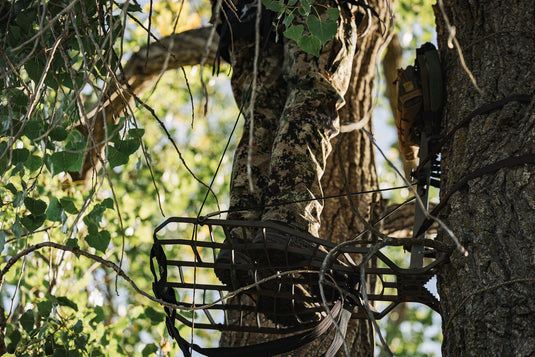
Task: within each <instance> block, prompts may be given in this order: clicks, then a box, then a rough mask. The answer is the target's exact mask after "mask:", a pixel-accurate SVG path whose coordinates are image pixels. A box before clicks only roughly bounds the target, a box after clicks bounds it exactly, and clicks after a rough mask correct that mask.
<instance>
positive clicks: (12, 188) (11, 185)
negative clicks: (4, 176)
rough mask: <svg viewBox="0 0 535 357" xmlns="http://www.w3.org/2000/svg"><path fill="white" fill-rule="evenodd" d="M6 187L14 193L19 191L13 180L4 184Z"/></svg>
mask: <svg viewBox="0 0 535 357" xmlns="http://www.w3.org/2000/svg"><path fill="white" fill-rule="evenodd" d="M4 187H5V188H6V189H8V190H9V192H11V193H12V194H13V195H16V194H17V193H18V190H17V188H16V187H15V185H13V184H12V183H11V182H10V183H8V184H7V185H5V186H4Z"/></svg>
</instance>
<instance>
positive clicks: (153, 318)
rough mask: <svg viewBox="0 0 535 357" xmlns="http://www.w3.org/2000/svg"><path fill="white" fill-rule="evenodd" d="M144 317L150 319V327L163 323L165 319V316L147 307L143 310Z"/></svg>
mask: <svg viewBox="0 0 535 357" xmlns="http://www.w3.org/2000/svg"><path fill="white" fill-rule="evenodd" d="M145 316H147V317H148V318H149V319H150V323H151V324H152V325H158V324H159V323H160V322H163V320H164V319H165V314H164V313H162V312H159V311H156V310H154V309H153V308H152V307H150V306H149V307H147V308H146V309H145Z"/></svg>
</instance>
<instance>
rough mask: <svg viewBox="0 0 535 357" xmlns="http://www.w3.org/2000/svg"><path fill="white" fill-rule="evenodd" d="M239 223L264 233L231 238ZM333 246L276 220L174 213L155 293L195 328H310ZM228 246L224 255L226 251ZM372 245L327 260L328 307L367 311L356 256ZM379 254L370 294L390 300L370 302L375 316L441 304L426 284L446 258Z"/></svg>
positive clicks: (162, 229)
mask: <svg viewBox="0 0 535 357" xmlns="http://www.w3.org/2000/svg"><path fill="white" fill-rule="evenodd" d="M236 230H243V233H250V232H260V233H257V235H256V238H255V240H254V241H239V240H232V239H230V237H231V234H230V232H231V231H236ZM266 232H268V233H266ZM273 237H275V239H274V238H273ZM334 247H335V244H334V243H331V242H328V241H324V240H320V239H317V238H314V237H312V236H310V235H308V234H306V233H303V232H300V231H296V230H294V229H292V228H289V227H287V226H285V225H281V224H277V223H274V222H243V221H230V220H217V219H196V218H180V217H173V218H169V219H168V220H166V221H165V222H164V223H162V224H161V225H160V226H158V227H157V228H156V230H155V232H154V246H153V249H152V252H151V257H152V258H151V269H152V271H153V274H154V276H155V282H154V284H153V290H154V292H155V295H156V297H158V298H161V299H163V300H164V301H166V302H168V303H172V304H175V305H178V306H179V307H180V309H172V308H169V307H166V312H167V314H168V315H169V316H172V317H173V319H174V320H176V321H178V322H180V323H182V324H184V325H186V326H189V327H191V328H198V329H213V330H220V331H223V330H225V331H249V332H257V333H276V334H291V333H295V332H298V331H305V330H309V329H311V328H313V327H314V326H316V325H317V324H318V322H319V321H320V320H321V319H322V318H323V317H325V316H326V312H325V311H326V309H325V305H324V304H322V303H321V301H322V300H321V296H320V287H319V283H318V280H319V277H320V274H319V272H320V269H321V267H322V264H324V260H325V258H326V256H327V253H328V252H329V251H331V249H333V248H334ZM223 251H224V252H225V253H224V254H222V256H224V257H225V259H222V258H221V255H220V254H221V252H223ZM369 252H370V248H369V247H366V246H364V245H363V243H357V242H356V243H354V244H353V245H352V246H347V247H344V248H343V249H342V250H339V251H338V252H337V253H336V254H335V255H333V257H332V259H330V263H326V264H325V268H324V272H325V283H324V285H323V288H324V289H323V290H324V296H325V298H326V300H327V304H326V305H327V306H328V307H330V308H332V306H333V305H334V302H335V301H336V300H339V299H341V298H342V299H351V300H352V301H353V304H354V305H355V306H356V308H355V310H354V311H353V313H352V318H367V317H368V315H367V312H366V310H365V309H364V307H363V302H362V299H361V290H360V273H361V266H360V265H358V264H356V263H354V261H362V258H363V257H364V256H366V255H367V254H368V253H369ZM218 255H220V258H219V259H218ZM374 258H376V259H377V260H378V262H379V264H378V267H366V269H365V278H366V280H368V279H376V281H377V282H378V284H377V285H378V286H379V289H378V290H377V291H366V294H367V297H368V299H369V300H370V301H383V302H385V303H384V304H382V305H383V306H384V307H383V308H382V309H379V310H376V309H373V308H371V313H372V314H373V316H374V318H376V319H380V318H382V317H383V316H385V315H386V314H387V313H388V312H390V311H391V310H392V309H393V308H394V307H395V306H396V305H398V304H399V303H401V302H419V303H423V304H426V305H428V306H429V307H431V308H433V309H435V310H437V311H438V309H439V305H438V300H437V299H436V298H435V297H434V296H433V295H432V294H431V293H430V292H429V291H427V289H426V288H425V287H424V285H425V284H426V282H427V281H428V280H429V279H430V278H431V277H432V276H433V275H434V274H435V272H436V269H437V267H438V266H439V264H441V263H442V262H444V260H445V259H446V258H445V257H442V258H440V259H433V261H432V262H431V263H430V264H429V265H427V266H425V267H424V268H419V269H403V268H399V267H398V266H397V265H396V264H395V263H394V262H392V261H391V260H390V259H389V258H388V257H387V256H385V255H384V254H383V253H381V252H380V251H378V252H376V253H375V254H374ZM214 268H215V270H216V271H218V275H219V278H218V276H216V273H215V272H214ZM222 276H224V277H223V278H222V279H220V278H221V277H222ZM221 280H223V281H225V283H223V282H221Z"/></svg>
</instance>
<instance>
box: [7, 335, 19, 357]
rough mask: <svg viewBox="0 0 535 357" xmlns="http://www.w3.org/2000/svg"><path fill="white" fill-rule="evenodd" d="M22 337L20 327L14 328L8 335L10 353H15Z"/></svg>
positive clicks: (8, 350)
mask: <svg viewBox="0 0 535 357" xmlns="http://www.w3.org/2000/svg"><path fill="white" fill-rule="evenodd" d="M21 338H22V335H21V333H20V331H19V330H18V329H15V330H13V332H11V333H10V334H9V336H8V341H9V342H8V341H6V342H7V352H8V353H15V349H16V348H17V345H18V344H19V342H20V339H21Z"/></svg>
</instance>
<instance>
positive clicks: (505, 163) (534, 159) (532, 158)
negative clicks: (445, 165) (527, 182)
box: [418, 153, 535, 234]
mask: <svg viewBox="0 0 535 357" xmlns="http://www.w3.org/2000/svg"><path fill="white" fill-rule="evenodd" d="M524 164H535V154H533V153H530V154H525V155H520V156H513V157H510V158H507V159H503V160H500V161H498V162H495V163H493V164H490V165H487V166H483V167H481V168H479V169H477V170H475V171H473V172H471V173H469V174H468V175H466V176H464V177H463V178H462V179H460V180H459V181H458V182H457V183H456V184H455V185H453V187H452V188H451V190H450V191H449V192H448V193H447V194H445V195H444V196H443V197H442V198H441V200H440V203H439V204H438V205H436V206H435V208H434V209H433V211H431V215H432V216H436V215H437V214H438V212H440V210H441V209H442V208H444V206H445V205H446V203H448V200H449V199H450V197H451V196H452V195H453V194H454V193H455V192H457V191H459V190H460V189H461V188H463V187H464V186H465V185H466V184H467V183H468V181H470V180H473V179H475V178H478V177H481V176H483V175H488V174H491V173H494V172H496V171H498V170H499V169H503V168H506V167H514V166H520V165H524ZM432 224H433V220H432V219H429V218H427V219H426V220H425V221H424V223H423V224H422V226H421V227H420V230H419V231H418V234H420V233H421V232H425V231H426V230H427V229H429V227H431V225H432Z"/></svg>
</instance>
